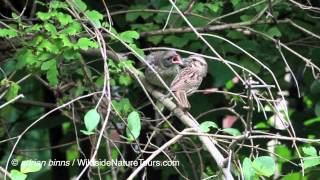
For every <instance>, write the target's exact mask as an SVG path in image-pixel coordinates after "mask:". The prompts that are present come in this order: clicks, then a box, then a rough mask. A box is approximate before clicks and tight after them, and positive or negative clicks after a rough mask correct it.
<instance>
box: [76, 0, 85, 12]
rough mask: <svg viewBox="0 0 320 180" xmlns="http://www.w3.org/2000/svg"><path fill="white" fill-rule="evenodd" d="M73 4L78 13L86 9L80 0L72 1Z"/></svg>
mask: <svg viewBox="0 0 320 180" xmlns="http://www.w3.org/2000/svg"><path fill="white" fill-rule="evenodd" d="M73 2H74V4H75V5H76V8H77V9H78V10H79V11H85V10H86V9H87V5H86V4H85V3H84V2H83V1H82V0H74V1H73Z"/></svg>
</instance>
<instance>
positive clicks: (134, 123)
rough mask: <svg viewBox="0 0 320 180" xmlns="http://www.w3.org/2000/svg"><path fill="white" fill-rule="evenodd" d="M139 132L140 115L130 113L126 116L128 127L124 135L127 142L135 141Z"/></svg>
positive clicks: (135, 112) (134, 112)
mask: <svg viewBox="0 0 320 180" xmlns="http://www.w3.org/2000/svg"><path fill="white" fill-rule="evenodd" d="M140 131H141V122H140V115H139V113H138V112H137V111H132V112H131V113H130V114H129V116H128V126H127V128H126V134H127V137H128V139H129V141H133V140H135V139H137V138H138V137H139V135H140Z"/></svg>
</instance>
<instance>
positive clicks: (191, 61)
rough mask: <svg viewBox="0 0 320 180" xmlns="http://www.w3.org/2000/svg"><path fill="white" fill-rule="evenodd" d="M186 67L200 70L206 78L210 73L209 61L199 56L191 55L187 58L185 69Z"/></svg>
mask: <svg viewBox="0 0 320 180" xmlns="http://www.w3.org/2000/svg"><path fill="white" fill-rule="evenodd" d="M186 66H188V67H192V68H196V69H199V70H200V72H201V73H202V75H203V76H205V75H206V74H207V71H208V64H207V61H206V60H205V59H204V58H203V57H201V56H197V55H191V56H189V57H188V58H186V59H185V61H184V67H186Z"/></svg>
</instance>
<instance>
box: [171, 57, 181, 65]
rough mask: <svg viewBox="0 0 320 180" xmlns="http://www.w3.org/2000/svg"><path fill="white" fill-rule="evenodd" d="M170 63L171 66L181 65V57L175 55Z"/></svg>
mask: <svg viewBox="0 0 320 180" xmlns="http://www.w3.org/2000/svg"><path fill="white" fill-rule="evenodd" d="M172 63H173V64H179V65H183V62H182V60H181V57H180V56H179V55H176V56H174V57H173V59H172Z"/></svg>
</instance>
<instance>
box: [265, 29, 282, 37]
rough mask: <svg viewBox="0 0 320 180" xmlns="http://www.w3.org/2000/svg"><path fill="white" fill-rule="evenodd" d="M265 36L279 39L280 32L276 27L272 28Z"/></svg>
mask: <svg viewBox="0 0 320 180" xmlns="http://www.w3.org/2000/svg"><path fill="white" fill-rule="evenodd" d="M267 34H268V35H269V36H272V37H281V32H280V30H279V29H278V28H277V27H272V28H270V29H269V30H268V31H267Z"/></svg>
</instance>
